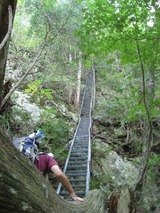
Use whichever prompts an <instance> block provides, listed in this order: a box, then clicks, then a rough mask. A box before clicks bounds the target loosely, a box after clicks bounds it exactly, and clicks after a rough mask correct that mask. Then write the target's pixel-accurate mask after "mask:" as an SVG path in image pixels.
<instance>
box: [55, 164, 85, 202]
mask: <svg viewBox="0 0 160 213" xmlns="http://www.w3.org/2000/svg"><path fill="white" fill-rule="evenodd" d="M51 171H52V172H53V173H54V174H55V176H56V177H57V178H58V180H59V181H60V182H61V183H62V185H63V186H64V187H65V188H66V189H67V191H68V192H69V194H70V196H71V198H72V199H73V200H75V201H76V200H77V201H83V199H82V198H80V197H77V195H76V194H75V192H74V190H73V188H72V186H71V184H70V182H69V180H68V178H67V176H66V175H65V174H64V173H63V172H62V171H61V170H60V168H59V166H57V165H54V166H52V167H51Z"/></svg>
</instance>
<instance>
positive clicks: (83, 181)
mask: <svg viewBox="0 0 160 213" xmlns="http://www.w3.org/2000/svg"><path fill="white" fill-rule="evenodd" d="M94 82H95V81H94V69H92V70H91V71H90V72H89V73H88V74H87V76H86V86H85V91H84V95H83V99H82V104H81V110H80V113H79V123H78V125H77V129H76V132H75V134H74V138H73V140H72V143H71V146H70V150H69V154H68V157H67V160H66V163H65V166H64V170H63V172H64V173H65V174H66V176H67V177H68V179H69V181H70V182H71V185H72V187H73V189H74V191H75V193H76V195H78V196H82V197H84V196H85V195H87V193H88V191H89V182H90V161H91V127H92V117H91V113H92V108H93V102H94V87H95V83H94ZM57 194H59V195H61V196H63V197H64V198H66V199H69V193H68V192H67V191H66V190H65V188H64V187H63V186H62V184H61V183H60V184H59V185H58V188H57Z"/></svg>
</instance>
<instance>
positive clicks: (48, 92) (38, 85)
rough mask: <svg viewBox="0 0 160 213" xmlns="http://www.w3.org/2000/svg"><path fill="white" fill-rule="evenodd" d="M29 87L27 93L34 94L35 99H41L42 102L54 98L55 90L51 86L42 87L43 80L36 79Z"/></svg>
mask: <svg viewBox="0 0 160 213" xmlns="http://www.w3.org/2000/svg"><path fill="white" fill-rule="evenodd" d="M27 86H28V88H27V89H25V90H24V91H25V92H26V93H31V94H32V99H33V100H40V103H42V102H44V100H46V99H47V100H49V99H53V91H52V89H49V88H46V89H45V88H42V82H41V81H39V80H35V81H34V82H32V83H29V84H28V85H27Z"/></svg>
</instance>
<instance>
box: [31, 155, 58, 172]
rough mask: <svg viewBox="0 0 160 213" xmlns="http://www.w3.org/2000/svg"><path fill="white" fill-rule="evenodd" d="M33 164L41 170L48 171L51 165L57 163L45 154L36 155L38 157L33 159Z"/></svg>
mask: <svg viewBox="0 0 160 213" xmlns="http://www.w3.org/2000/svg"><path fill="white" fill-rule="evenodd" d="M34 164H35V166H36V167H37V168H38V169H39V171H41V172H49V171H51V167H52V166H54V165H58V163H57V161H56V160H54V159H53V158H52V157H51V156H49V155H47V154H40V155H38V159H36V160H35V162H34Z"/></svg>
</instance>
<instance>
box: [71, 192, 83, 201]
mask: <svg viewBox="0 0 160 213" xmlns="http://www.w3.org/2000/svg"><path fill="white" fill-rule="evenodd" d="M70 196H71V198H72V199H73V200H74V201H80V202H83V201H84V200H83V198H81V197H77V195H76V194H75V193H74V192H72V193H71V194H70Z"/></svg>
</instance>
